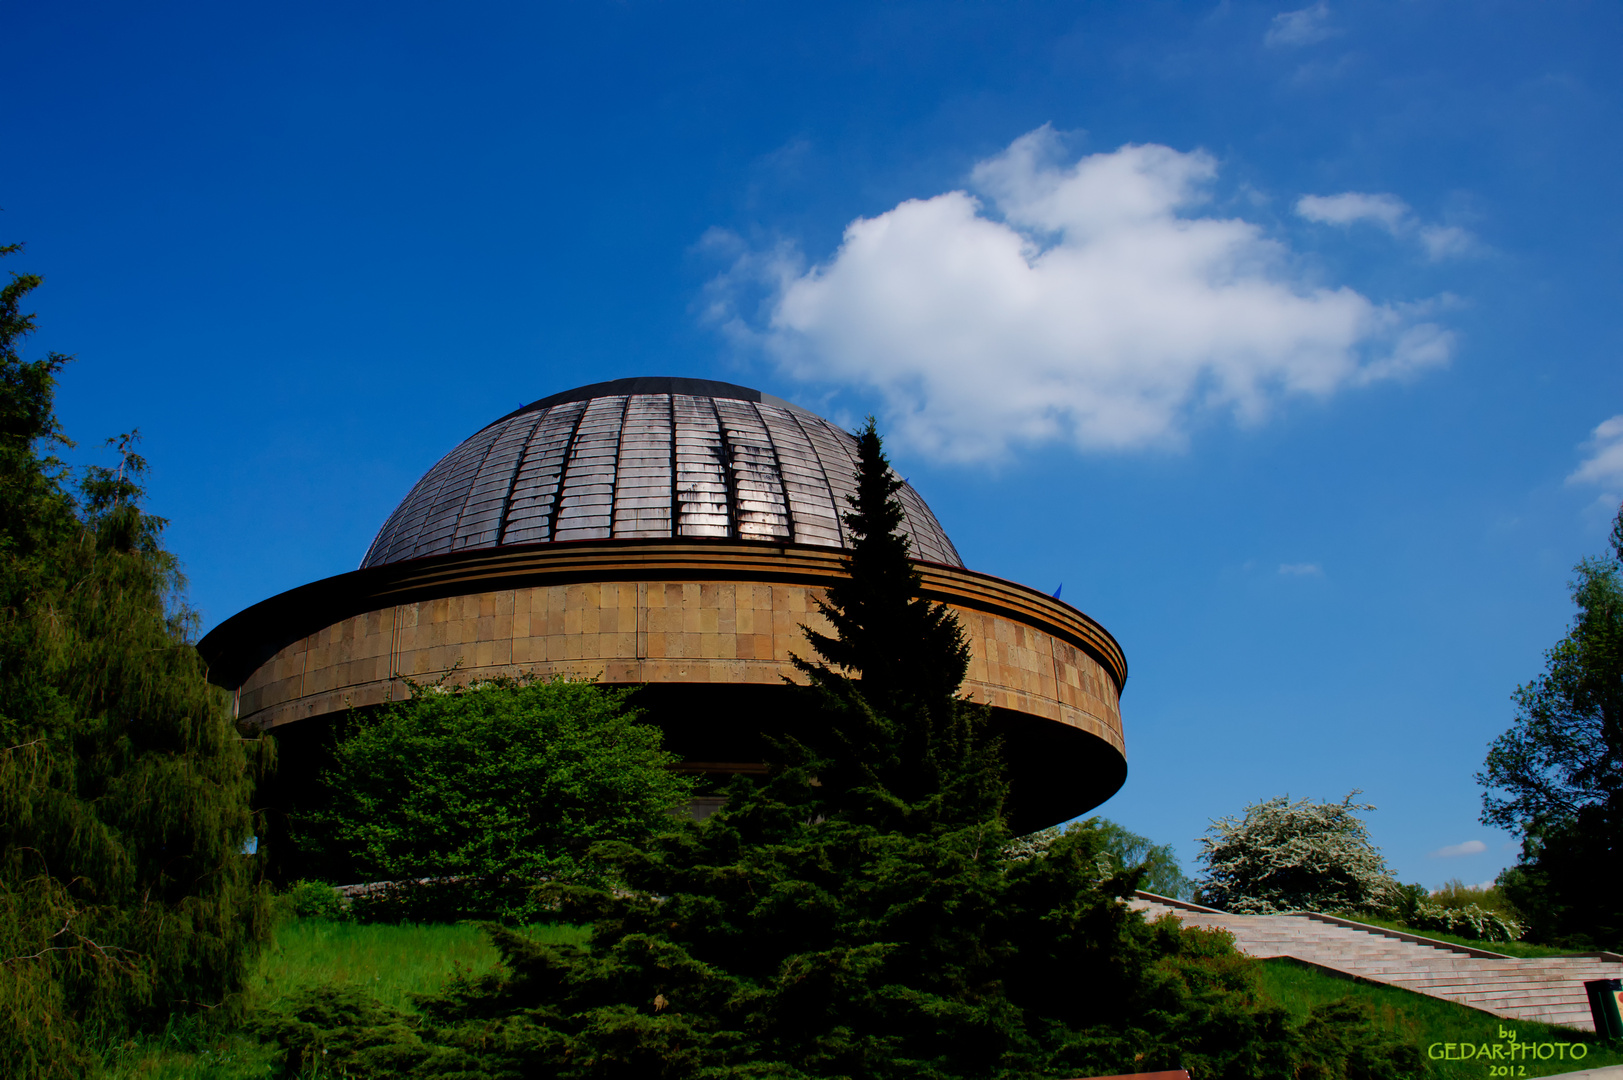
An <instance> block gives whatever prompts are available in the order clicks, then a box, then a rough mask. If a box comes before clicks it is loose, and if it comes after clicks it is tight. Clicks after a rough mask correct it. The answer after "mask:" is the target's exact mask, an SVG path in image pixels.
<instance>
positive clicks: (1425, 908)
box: [1404, 904, 1526, 941]
mask: <svg viewBox="0 0 1623 1080" xmlns="http://www.w3.org/2000/svg"><path fill="white" fill-rule="evenodd" d="M1404 922H1406V923H1407V924H1408V925H1409V926H1411V927H1413V928H1414V929H1416V930H1440V931H1442V932H1443V933H1445V934H1458V935H1460V936H1461V937H1468V938H1475V939H1476V940H1478V941H1519V940H1521V936H1522V935H1523V934H1524V933H1526V928H1525V927H1524V926H1522V924H1521V923H1519V922H1517V921H1516V920H1515V919H1512V918H1510V917H1509V916H1507V915H1505V914H1503V913H1501V912H1498V911H1489V910H1487V909H1486V908H1480V907H1477V906H1476V905H1475V904H1470V905H1467V906H1466V907H1444V906H1443V905H1441V904H1420V905H1418V906H1417V907H1416V908H1415V910H1414V913H1413V914H1411V915H1410V916H1409V917H1408V918H1407V919H1405V920H1404Z"/></svg>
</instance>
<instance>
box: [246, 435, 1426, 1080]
mask: <svg viewBox="0 0 1623 1080" xmlns="http://www.w3.org/2000/svg"><path fill="white" fill-rule="evenodd" d="M861 441H862V445H863V452H862V458H861V474H860V476H859V478H858V480H859V483H858V494H857V496H856V499H855V505H854V506H853V509H852V512H851V513H850V514H848V515H847V516H846V522H847V524H848V526H850V528H851V532H852V535H853V537H854V547H853V551H852V554H851V557H850V560H849V564H848V565H849V567H850V569H851V575H850V578H849V580H847V581H845V582H842V583H840V584H839V585H837V586H836V587H834V588H832V589H830V590H829V596H828V601H827V604H826V606H825V607H824V608H823V610H824V613H825V614H826V615H827V616H828V618H829V621H830V623H831V624H832V625H833V627H834V630H835V634H834V635H829V636H817V635H811V642H812V645H813V647H814V649H815V650H816V651H817V654H818V655H819V656H820V657H821V658H822V660H821V662H813V661H805V662H803V663H800V664H799V665H797V666H798V667H799V669H800V670H801V671H802V672H804V673H805V674H806V675H807V676H808V677H809V679H810V683H811V686H810V687H809V688H808V690H807V693H810V694H813V695H816V699H817V701H818V702H819V703H820V704H821V705H822V706H823V709H822V712H821V714H820V717H819V719H820V720H821V721H822V722H823V723H824V724H825V725H826V730H825V731H824V732H823V733H820V734H819V733H812V734H809V735H807V736H805V737H804V738H803V739H802V740H801V741H800V742H790V741H784V742H783V743H781V744H779V745H780V750H781V757H782V760H781V761H779V762H778V763H777V764H776V765H775V766H774V768H773V771H772V773H771V775H770V776H769V777H768V778H767V779H765V780H764V781H761V782H756V781H753V780H751V779H749V778H745V777H740V778H738V779H737V780H735V781H734V783H733V784H732V786H731V787H730V788H729V790H728V794H729V801H728V803H727V805H726V806H724V807H723V808H722V809H721V810H719V811H717V812H716V813H715V814H713V815H712V816H710V817H709V818H707V819H706V820H705V821H704V822H702V823H688V824H687V825H686V826H684V827H679V828H675V829H672V830H671V831H669V832H667V833H665V834H663V835H661V836H659V837H657V838H655V839H653V840H652V841H650V842H648V843H646V844H644V845H641V846H632V845H629V844H617V845H598V847H597V848H596V849H594V850H595V851H596V852H597V854H598V855H599V856H600V857H601V858H602V859H604V860H606V861H608V862H609V863H610V864H611V865H613V866H614V867H615V868H617V870H618V872H619V875H620V879H621V885H620V887H619V888H616V889H596V888H586V887H580V886H568V885H553V886H549V887H547V888H546V889H545V890H544V892H543V895H544V896H545V897H547V898H548V899H549V900H550V901H551V902H553V903H554V904H556V905H557V908H558V911H559V914H560V916H561V917H563V918H565V919H568V920H570V921H572V922H577V923H590V924H591V925H592V926H593V928H594V929H593V937H592V940H591V943H590V945H589V946H588V947H585V948H578V947H574V946H556V945H547V944H542V943H539V942H537V941H535V940H533V939H531V938H528V937H526V936H525V935H524V934H523V933H521V932H516V931H512V930H507V929H503V928H501V927H497V926H491V927H488V931H489V933H490V934H491V936H492V938H493V939H494V941H495V944H496V946H497V948H498V949H499V951H500V953H501V955H502V958H503V962H504V966H503V969H502V970H501V971H499V972H497V973H494V974H489V975H483V976H479V977H471V978H459V979H456V980H453V982H452V984H451V986H450V987H449V988H448V989H447V991H446V992H445V993H443V994H441V995H438V996H436V997H433V998H431V999H428V1000H426V1001H424V1002H422V1005H421V1007H422V1012H423V1014H424V1019H423V1022H422V1024H421V1026H420V1027H418V1028H416V1029H413V1028H412V1027H411V1026H410V1025H409V1024H407V1023H406V1022H405V1018H404V1017H402V1016H400V1015H398V1014H391V1013H390V1012H389V1010H387V1009H385V1008H383V1007H382V1006H380V1005H378V1004H377V1003H376V1002H373V1001H370V1000H368V999H367V998H366V996H365V994H364V992H363V991H359V990H348V991H342V990H333V989H324V990H317V991H311V992H309V993H307V994H305V995H304V996H303V997H302V998H300V999H295V1000H293V1001H292V1002H290V1003H289V1005H288V1007H287V1008H286V1009H285V1010H283V1011H282V1012H280V1013H279V1014H278V1015H276V1016H275V1017H273V1018H270V1019H268V1020H267V1021H266V1022H264V1023H263V1024H262V1026H261V1029H260V1030H261V1031H262V1032H263V1033H264V1034H265V1035H266V1036H267V1037H270V1038H272V1039H275V1040H277V1041H278V1042H280V1043H281V1044H282V1045H283V1046H284V1047H285V1048H286V1056H285V1059H284V1060H285V1062H286V1064H287V1065H288V1066H289V1067H290V1068H293V1069H297V1068H302V1067H304V1066H305V1065H306V1064H312V1063H315V1062H318V1061H321V1062H325V1063H326V1065H327V1067H329V1068H334V1069H339V1068H341V1069H343V1070H344V1071H345V1072H346V1073H347V1075H350V1076H356V1077H360V1076H375V1077H385V1076H398V1075H407V1074H409V1075H414V1076H434V1075H445V1076H456V1077H459V1078H463V1080H474V1078H483V1077H489V1078H495V1077H516V1076H526V1077H527V1076H546V1077H565V1078H582V1080H584V1078H594V1080H607V1078H622V1077H623V1078H626V1080H631V1078H636V1080H647V1078H653V1077H668V1078H689V1077H695V1078H696V1077H781V1078H786V1080H796V1078H799V1080H810V1078H835V1077H842V1078H852V1080H891V1078H894V1080H902V1078H907V1080H933V1078H971V1077H974V1078H982V1077H984V1078H993V1077H998V1078H1007V1080H1014V1078H1020V1080H1029V1078H1031V1077H1037V1076H1084V1075H1101V1074H1111V1073H1130V1072H1147V1071H1154V1070H1157V1069H1173V1068H1179V1067H1182V1068H1187V1069H1189V1070H1190V1072H1191V1075H1193V1076H1195V1077H1198V1078H1200V1080H1210V1078H1213V1077H1232V1078H1235V1080H1239V1078H1242V1077H1243V1078H1246V1080H1256V1078H1279V1080H1284V1078H1286V1077H1292V1078H1310V1077H1316V1078H1330V1077H1344V1076H1353V1077H1360V1078H1369V1080H1376V1078H1380V1080H1386V1078H1391V1080H1398V1078H1400V1077H1401V1078H1407V1077H1410V1076H1413V1075H1415V1074H1416V1073H1418V1072H1419V1071H1420V1068H1421V1063H1420V1060H1419V1056H1418V1052H1417V1051H1416V1050H1415V1049H1414V1048H1412V1047H1404V1046H1402V1045H1399V1044H1397V1043H1394V1042H1392V1041H1391V1040H1388V1039H1385V1038H1383V1037H1381V1036H1379V1035H1376V1034H1374V1033H1373V1032H1372V1029H1371V1027H1370V1026H1369V1025H1368V1024H1367V1023H1365V1022H1363V1020H1362V1019H1360V1018H1358V1017H1353V1018H1352V1019H1351V1020H1347V1017H1346V1015H1345V1014H1344V1013H1338V1014H1337V1016H1338V1017H1340V1018H1341V1019H1342V1020H1344V1021H1347V1022H1345V1023H1339V1024H1338V1025H1337V1026H1336V1033H1337V1035H1338V1038H1339V1039H1341V1040H1342V1041H1341V1042H1337V1043H1336V1044H1335V1045H1336V1046H1337V1047H1341V1046H1343V1045H1345V1046H1346V1047H1350V1048H1351V1049H1350V1050H1343V1049H1336V1050H1334V1051H1331V1052H1321V1051H1319V1050H1317V1049H1315V1048H1314V1047H1313V1046H1311V1045H1310V1044H1309V1043H1308V1042H1307V1040H1306V1039H1305V1038H1304V1037H1303V1035H1302V1034H1301V1032H1299V1031H1297V1030H1296V1029H1294V1028H1293V1027H1292V1026H1291V1025H1290V1023H1289V1022H1288V1016H1287V1013H1286V1012H1285V1010H1284V1009H1283V1008H1281V1007H1279V1006H1277V1005H1272V1004H1268V1003H1266V1002H1263V1001H1260V1000H1259V994H1258V990H1257V986H1256V983H1255V976H1254V974H1253V973H1252V968H1251V961H1249V960H1247V959H1245V958H1243V957H1240V956H1238V955H1236V954H1235V953H1234V951H1233V948H1232V946H1231V945H1230V944H1229V943H1228V941H1227V939H1226V938H1225V937H1224V936H1223V935H1221V934H1216V933H1208V932H1204V931H1198V930H1190V931H1183V930H1180V929H1179V928H1178V926H1177V925H1176V923H1175V922H1173V921H1171V920H1167V921H1163V922H1159V923H1156V924H1153V925H1150V924H1146V923H1145V922H1144V921H1143V919H1142V918H1141V917H1140V916H1139V915H1138V914H1137V913H1135V912H1134V911H1133V910H1132V909H1131V908H1129V907H1128V906H1127V905H1126V904H1125V903H1123V902H1122V901H1123V899H1124V898H1126V897H1128V896H1130V895H1131V891H1132V889H1133V888H1134V885H1135V883H1136V881H1137V879H1138V873H1139V872H1138V870H1137V869H1135V868H1128V869H1123V870H1120V872H1116V873H1107V872H1106V873H1102V872H1101V866H1102V865H1104V864H1105V863H1106V862H1107V860H1106V858H1105V855H1106V852H1107V850H1108V848H1109V842H1110V838H1109V837H1107V836H1106V835H1105V834H1104V833H1103V832H1102V831H1100V830H1098V829H1090V828H1080V829H1073V830H1071V831H1068V832H1066V833H1065V834H1063V835H1061V836H1059V837H1058V838H1056V839H1053V840H1052V841H1051V842H1046V841H1045V843H1044V844H1043V845H1041V850H1040V851H1037V852H1033V851H1032V850H1031V848H1032V845H1025V846H1024V847H1021V848H1019V849H1018V854H1016V853H1015V850H1016V849H1015V848H1014V847H1013V846H1011V845H1010V844H1009V842H1008V836H1007V833H1006V829H1005V826H1004V822H1003V819H1002V816H1001V801H1002V794H1003V791H1004V790H1005V785H1004V781H1003V778H1002V775H1001V770H1000V769H999V768H998V765H997V756H996V747H995V745H994V743H993V742H992V741H991V740H989V739H988V738H987V736H986V733H985V727H986V718H985V716H984V714H983V713H982V712H980V711H979V710H976V709H974V708H973V707H971V706H969V705H968V704H967V703H966V702H963V701H961V700H959V699H958V696H957V695H958V689H959V684H960V682H961V680H962V678H963V675H964V670H965V666H966V663H967V653H966V650H965V648H964V642H963V636H962V633H961V632H960V631H959V629H958V627H957V625H956V621H955V620H954V618H953V617H952V615H951V613H950V612H949V611H947V610H946V609H944V608H941V607H939V606H937V605H932V604H929V603H927V602H925V601H924V600H922V599H921V598H920V597H919V595H918V592H919V578H918V576H917V575H916V573H915V572H914V571H913V568H912V567H911V565H910V564H908V563H907V561H906V553H907V548H906V543H905V541H904V540H903V539H902V538H901V537H900V536H898V535H897V530H898V526H899V524H900V521H901V515H900V508H899V507H898V506H897V505H896V503H895V491H896V487H897V483H896V480H895V478H894V476H893V475H892V474H891V472H890V469H889V466H888V464H887V463H886V461H885V458H884V455H883V453H882V448H881V446H880V442H879V438H878V436H877V435H876V434H875V433H874V430H873V425H872V423H871V422H870V424H869V426H868V428H867V430H866V431H864V432H863V433H862V436H861ZM1320 1022H1321V1024H1322V1023H1324V1022H1326V1021H1324V1018H1322V1017H1321V1018H1320ZM1354 1054H1358V1055H1361V1056H1359V1058H1358V1061H1359V1062H1360V1063H1363V1062H1366V1061H1368V1062H1374V1063H1375V1064H1373V1065H1371V1066H1370V1067H1367V1068H1366V1067H1364V1065H1363V1064H1359V1066H1358V1067H1357V1068H1353V1069H1350V1070H1349V1069H1348V1068H1347V1065H1348V1063H1349V1061H1350V1060H1351V1059H1352V1055H1354Z"/></svg>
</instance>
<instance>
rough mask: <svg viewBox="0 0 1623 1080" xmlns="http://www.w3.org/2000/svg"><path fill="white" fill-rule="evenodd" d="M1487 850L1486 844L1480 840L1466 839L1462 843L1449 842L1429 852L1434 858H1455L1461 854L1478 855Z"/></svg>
mask: <svg viewBox="0 0 1623 1080" xmlns="http://www.w3.org/2000/svg"><path fill="white" fill-rule="evenodd" d="M1487 850H1488V845H1487V844H1484V843H1483V842H1482V841H1480V840H1467V841H1466V842H1465V843H1463V844H1449V845H1448V846H1447V847H1440V848H1438V849H1437V850H1436V851H1434V852H1432V853H1431V857H1432V858H1434V859H1457V858H1459V857H1460V856H1461V855H1480V854H1482V853H1483V852H1484V851H1487Z"/></svg>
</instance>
